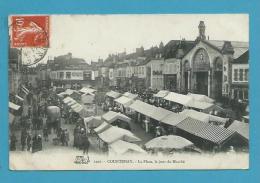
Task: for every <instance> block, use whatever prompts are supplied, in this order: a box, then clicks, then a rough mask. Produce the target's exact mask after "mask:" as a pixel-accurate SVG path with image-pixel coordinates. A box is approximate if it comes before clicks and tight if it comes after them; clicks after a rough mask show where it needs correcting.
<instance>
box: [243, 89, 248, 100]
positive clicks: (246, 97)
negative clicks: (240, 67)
mask: <svg viewBox="0 0 260 183" xmlns="http://www.w3.org/2000/svg"><path fill="white" fill-rule="evenodd" d="M244 99H246V100H247V99H248V91H247V90H244Z"/></svg>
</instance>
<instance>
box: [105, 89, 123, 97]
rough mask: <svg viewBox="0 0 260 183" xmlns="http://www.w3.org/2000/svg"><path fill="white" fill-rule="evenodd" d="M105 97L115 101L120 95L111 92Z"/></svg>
mask: <svg viewBox="0 0 260 183" xmlns="http://www.w3.org/2000/svg"><path fill="white" fill-rule="evenodd" d="M106 96H108V97H111V98H114V99H116V98H118V97H120V96H121V94H120V93H118V92H115V91H112V90H111V91H109V92H107V93H106Z"/></svg>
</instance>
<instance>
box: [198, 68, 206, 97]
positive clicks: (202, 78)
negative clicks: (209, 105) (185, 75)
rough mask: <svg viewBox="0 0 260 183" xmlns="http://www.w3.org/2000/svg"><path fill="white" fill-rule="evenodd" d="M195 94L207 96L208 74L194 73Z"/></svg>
mask: <svg viewBox="0 0 260 183" xmlns="http://www.w3.org/2000/svg"><path fill="white" fill-rule="evenodd" d="M196 92H197V93H198V94H203V95H208V72H196Z"/></svg>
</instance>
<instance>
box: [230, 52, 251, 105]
mask: <svg viewBox="0 0 260 183" xmlns="http://www.w3.org/2000/svg"><path fill="white" fill-rule="evenodd" d="M248 81H249V51H247V52H245V53H244V54H243V55H241V56H240V57H238V58H237V59H234V60H233V62H232V84H231V98H232V99H234V100H236V101H238V102H246V103H247V102H248V96H249V95H248V90H249V84H248Z"/></svg>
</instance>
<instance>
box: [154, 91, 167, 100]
mask: <svg viewBox="0 0 260 183" xmlns="http://www.w3.org/2000/svg"><path fill="white" fill-rule="evenodd" d="M169 93H170V92H169V91H168V90H160V91H159V92H158V93H156V94H154V95H153V96H154V97H158V98H163V97H165V96H166V95H168V94H169Z"/></svg>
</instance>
